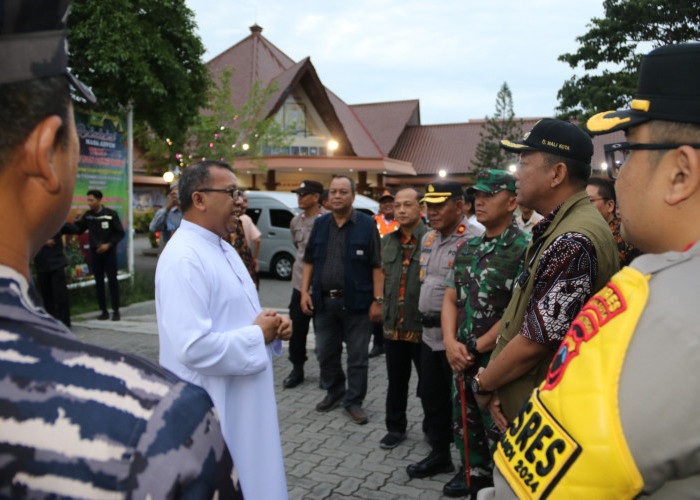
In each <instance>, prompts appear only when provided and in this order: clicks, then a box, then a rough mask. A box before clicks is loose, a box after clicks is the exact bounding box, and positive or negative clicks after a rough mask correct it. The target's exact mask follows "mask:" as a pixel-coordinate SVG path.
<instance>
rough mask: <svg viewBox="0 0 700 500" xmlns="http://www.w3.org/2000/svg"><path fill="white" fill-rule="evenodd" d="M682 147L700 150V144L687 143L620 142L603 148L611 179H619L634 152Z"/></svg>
mask: <svg viewBox="0 0 700 500" xmlns="http://www.w3.org/2000/svg"><path fill="white" fill-rule="evenodd" d="M681 146H690V147H692V148H700V144H687V143H685V144H684V143H675V144H673V143H658V144H645V143H642V142H618V143H615V144H606V145H605V146H603V148H604V149H605V161H606V163H607V165H608V175H609V176H610V178H611V179H613V180H615V179H617V176H618V175H619V173H620V170H621V169H622V167H623V166H624V165H625V163H627V160H628V159H629V156H630V153H631V152H632V151H638V150H648V151H670V150H671V149H676V148H679V147H681Z"/></svg>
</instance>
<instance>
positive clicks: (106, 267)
mask: <svg viewBox="0 0 700 500" xmlns="http://www.w3.org/2000/svg"><path fill="white" fill-rule="evenodd" d="M90 257H91V260H92V274H93V275H94V276H95V291H96V292H97V303H98V304H99V306H100V309H101V310H102V311H106V310H107V299H106V297H105V274H106V275H107V281H108V282H109V298H110V299H111V300H112V310H113V311H119V282H118V281H117V249H116V248H111V249H109V250H107V251H106V252H104V253H97V252H95V251H94V250H90Z"/></svg>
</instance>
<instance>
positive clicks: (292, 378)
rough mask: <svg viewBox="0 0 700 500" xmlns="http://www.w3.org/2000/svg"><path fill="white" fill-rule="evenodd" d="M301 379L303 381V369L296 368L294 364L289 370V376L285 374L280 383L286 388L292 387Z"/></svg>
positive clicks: (300, 381)
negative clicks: (285, 376)
mask: <svg viewBox="0 0 700 500" xmlns="http://www.w3.org/2000/svg"><path fill="white" fill-rule="evenodd" d="M303 381H304V369H303V368H297V367H296V366H295V367H294V368H292V371H291V372H289V376H287V378H286V379H284V381H282V385H283V386H284V387H285V388H287V389H291V388H292V387H296V386H298V385H299V384H301V383H302V382H303Z"/></svg>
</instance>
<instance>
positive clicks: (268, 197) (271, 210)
mask: <svg viewBox="0 0 700 500" xmlns="http://www.w3.org/2000/svg"><path fill="white" fill-rule="evenodd" d="M246 194H247V195H248V210H246V213H247V214H248V215H249V216H250V218H251V219H253V222H254V223H255V225H256V226H258V229H259V230H260V233H261V236H260V253H259V254H258V268H259V270H260V272H262V273H268V272H269V273H271V274H272V275H273V276H274V277H275V278H277V279H280V280H291V279H292V265H293V264H294V259H295V257H296V253H297V252H296V248H294V244H293V243H292V235H291V232H290V230H289V223H290V222H291V221H292V218H293V217H294V216H295V215H296V214H298V213H300V212H301V209H299V207H298V206H297V195H296V194H294V193H285V192H281V191H248V192H247V193H246ZM353 206H354V207H355V208H356V209H357V210H360V211H361V212H364V213H366V214H368V215H374V214H376V213H377V212H378V211H379V203H377V202H376V201H374V200H373V199H371V198H368V197H366V196H362V195H359V194H358V195H357V196H355V202H354V203H353Z"/></svg>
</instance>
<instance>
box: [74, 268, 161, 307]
mask: <svg viewBox="0 0 700 500" xmlns="http://www.w3.org/2000/svg"><path fill="white" fill-rule="evenodd" d="M105 289H106V291H107V306H108V309H110V310H111V309H112V308H111V303H110V299H109V286H107V283H105ZM68 297H69V299H70V314H71V317H75V316H78V315H80V314H84V313H89V312H93V311H98V312H99V310H100V307H99V306H98V305H97V297H96V295H95V285H91V286H86V287H83V288H75V289H72V290H68ZM154 298H155V279H154V275H153V274H152V273H135V274H134V277H133V278H129V279H125V280H120V281H119V303H120V306H121V307H124V306H128V305H129V304H134V303H136V302H144V301H147V300H153V299H154Z"/></svg>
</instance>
